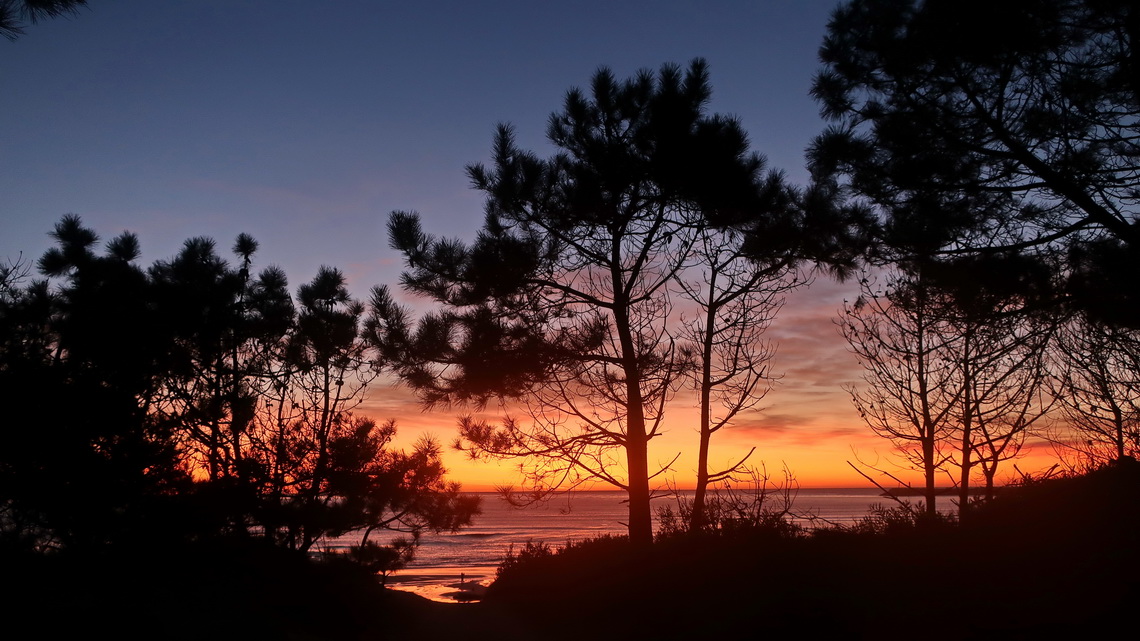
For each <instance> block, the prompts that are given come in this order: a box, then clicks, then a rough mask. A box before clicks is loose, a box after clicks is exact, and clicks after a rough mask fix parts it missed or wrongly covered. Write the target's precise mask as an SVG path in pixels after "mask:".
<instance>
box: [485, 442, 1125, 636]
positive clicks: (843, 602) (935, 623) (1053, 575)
mask: <svg viewBox="0 0 1140 641" xmlns="http://www.w3.org/2000/svg"><path fill="white" fill-rule="evenodd" d="M788 518H789V517H787V516H783V517H778V518H772V519H770V520H767V521H761V522H756V523H754V524H751V525H748V526H745V527H729V528H725V529H721V530H717V531H704V532H700V533H692V532H676V533H674V534H671V535H666V536H661V537H658V540H657V541H656V542H655V543H654V545H653V546H652V547H650V548H648V549H644V550H638V549H636V548H634V547H631V546H630V545H629V543H628V541H626V540H624V538H606V539H599V540H594V541H586V542H581V543H575V544H571V545H568V546H566V547H563V548H559V549H555V550H552V549H551V548H550V547H548V546H545V545H540V544H533V545H531V546H528V547H527V548H526V549H524V550H522V551H520V552H519V553H518V554H516V555H514V557H513V558H512V559H510V560H509V562H508V563H507V564H504V566H503V569H502V570H501V575H500V576H499V578H498V580H497V581H496V582H495V583H494V585H493V586H492V588H491V590H490V591H489V592H488V594H487V597H486V599H485V602H484V605H485V606H488V607H494V608H502V609H504V610H505V611H507V612H509V613H510V614H511V616H514V617H518V618H519V619H521V620H524V621H529V622H530V624H531V625H533V626H535V627H536V629H537V628H540V627H541V629H543V630H544V637H543V638H555V639H572V638H583V637H592V638H627V637H628V636H629V635H646V636H648V637H651V638H663V639H683V638H700V637H713V636H720V635H740V634H745V635H757V636H759V635H763V636H767V635H770V634H771V635H787V634H811V635H825V636H830V635H843V636H844V637H849V638H887V639H890V638H915V637H919V638H926V639H973V638H995V639H996V638H1063V637H1071V636H1074V635H1075V636H1078V637H1082V636H1083V637H1088V636H1098V635H1101V634H1107V633H1109V632H1110V631H1113V630H1115V629H1116V627H1117V626H1118V625H1119V624H1120V623H1121V617H1122V616H1125V614H1124V613H1126V612H1128V611H1130V608H1131V607H1132V606H1131V604H1132V603H1134V602H1135V599H1136V598H1137V597H1138V596H1140V547H1138V544H1140V464H1138V463H1136V462H1135V461H1133V460H1131V459H1128V460H1124V461H1121V462H1119V463H1117V464H1113V465H1108V466H1105V467H1103V468H1100V469H1098V470H1095V471H1093V472H1091V473H1089V474H1087V475H1074V476H1071V477H1066V478H1054V479H1050V480H1046V481H1037V482H1029V483H1026V484H1023V485H1022V486H1020V487H1016V488H1011V489H1009V490H1007V491H1005V492H1003V493H1001V494H1000V495H999V496H998V497H997V498H995V499H994V500H993V501H992V502H990V503H987V504H986V505H985V506H984V507H983V508H980V509H978V510H977V511H976V512H975V513H974V514H973V518H972V519H971V520H970V521H969V522H968V523H964V524H959V523H958V522H957V521H956V520H955V519H953V518H948V517H944V516H934V517H931V516H929V515H927V514H926V513H925V512H923V511H918V510H913V511H912V510H904V509H900V508H883V509H881V510H878V511H876V512H874V513H873V514H871V515H870V516H868V517H866V518H865V519H864V520H862V521H861V522H859V523H857V524H854V525H851V526H845V527H838V526H830V527H826V526H825V527H820V528H817V529H812V530H808V529H801V528H799V527H796V526H794V525H792V524H791V523H790V522H789V520H788ZM631 594H635V595H637V597H636V598H635V599H630V598H629V595H631ZM617 602H621V603H623V607H622V608H620V609H608V608H609V606H608V605H607V604H613V603H617ZM552 604H557V606H556V607H557V609H558V610H559V611H560V612H566V613H583V614H585V613H595V614H590V615H589V616H566V617H561V618H559V619H558V620H557V625H551V624H550V623H549V622H550V608H551V606H552ZM602 621H604V622H605V623H604V627H602V625H603V624H602V623H601V622H602Z"/></svg>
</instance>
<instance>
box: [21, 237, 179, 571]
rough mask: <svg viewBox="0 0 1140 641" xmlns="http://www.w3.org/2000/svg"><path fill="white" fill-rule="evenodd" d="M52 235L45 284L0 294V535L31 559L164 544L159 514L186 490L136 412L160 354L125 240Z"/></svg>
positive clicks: (160, 363)
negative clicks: (1, 402)
mask: <svg viewBox="0 0 1140 641" xmlns="http://www.w3.org/2000/svg"><path fill="white" fill-rule="evenodd" d="M51 235H52V237H53V238H54V239H55V240H56V246H55V247H53V248H52V249H50V250H49V251H47V252H46V253H45V254H44V255H43V257H41V258H40V260H39V261H38V263H37V267H38V269H39V271H40V272H41V273H42V274H44V275H45V276H48V277H52V278H56V279H58V281H59V283H58V285H57V286H56V287H52V286H51V285H50V284H49V282H47V281H33V282H31V283H30V284H28V285H27V286H26V287H18V288H9V289H8V291H7V293H6V294H5V295H4V296H3V297H0V298H2V307H0V317H2V321H0V325H2V326H3V328H4V330H5V331H4V339H3V342H2V346H3V351H2V352H0V389H3V394H4V399H5V401H6V402H5V406H6V407H7V408H8V411H7V413H6V415H5V419H4V420H5V425H6V426H7V427H9V429H8V430H6V438H7V443H6V444H5V447H4V448H3V450H0V505H2V506H3V511H4V515H3V518H2V519H0V529H2V530H3V531H4V534H5V535H6V536H9V537H11V539H12V541H13V542H14V543H15V544H18V545H21V546H27V547H30V548H33V549H40V550H42V549H46V548H56V547H68V548H73V549H92V548H99V547H103V546H106V545H107V544H110V543H123V542H132V541H133V542H137V541H140V540H142V539H144V538H145V537H146V536H148V535H149V534H150V533H152V532H153V531H154V530H155V529H162V528H166V529H167V530H168V531H169V532H170V535H171V536H176V535H177V534H178V533H179V532H180V530H179V528H178V527H176V526H175V523H174V520H173V519H170V517H171V514H170V512H169V511H168V510H167V507H168V506H169V505H170V503H171V500H170V497H171V496H172V495H173V494H176V493H178V492H181V491H182V490H184V489H185V488H186V484H187V482H188V480H189V479H188V478H187V476H186V475H185V473H184V472H183V470H181V468H180V467H179V465H178V462H179V458H178V455H177V451H176V448H175V447H174V446H173V440H172V434H171V431H170V429H169V427H168V426H167V425H165V424H163V423H162V422H160V421H156V420H154V417H153V416H152V415H151V414H150V413H149V412H148V409H149V407H150V405H151V403H152V402H153V400H154V398H155V396H156V394H157V392H158V389H159V384H158V374H159V373H160V372H161V371H163V370H164V368H165V367H166V366H167V364H168V360H167V358H168V355H169V354H170V353H171V351H172V347H173V344H172V341H171V337H170V336H169V335H168V334H167V333H166V332H165V331H164V326H165V323H164V322H163V321H164V319H162V318H161V317H159V316H158V315H157V313H156V310H154V309H153V308H152V307H151V306H150V305H148V301H149V299H150V294H151V290H150V287H149V283H148V281H147V277H146V274H145V272H144V271H143V270H142V269H140V268H139V267H138V266H137V265H136V264H134V261H135V260H136V259H137V258H138V255H139V247H138V241H137V239H136V238H135V237H134V236H133V235H131V234H123V235H120V236H119V237H117V238H114V239H112V240H111V241H110V242H108V243H107V244H106V246H105V250H104V252H103V253H97V251H96V249H97V244H98V242H99V237H98V236H97V235H96V234H95V233H94V232H92V231H91V230H89V229H87V228H85V227H83V226H82V224H81V222H80V220H79V218H78V217H75V216H66V217H64V218H63V219H62V220H61V221H60V222H59V223H58V224H57V225H56V226H55V228H54V230H53V231H52V233H51ZM180 525H181V524H180Z"/></svg>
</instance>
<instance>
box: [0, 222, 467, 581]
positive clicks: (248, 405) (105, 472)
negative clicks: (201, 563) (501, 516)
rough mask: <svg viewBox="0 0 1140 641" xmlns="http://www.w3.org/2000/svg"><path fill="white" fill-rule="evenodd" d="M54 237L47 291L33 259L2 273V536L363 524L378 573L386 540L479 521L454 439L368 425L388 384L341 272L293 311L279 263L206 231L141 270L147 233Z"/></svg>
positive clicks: (50, 540)
mask: <svg viewBox="0 0 1140 641" xmlns="http://www.w3.org/2000/svg"><path fill="white" fill-rule="evenodd" d="M52 235H53V236H54V237H55V238H56V240H57V246H56V247H54V248H52V249H51V250H49V251H48V252H46V253H45V254H44V256H43V257H42V258H41V259H40V261H39V263H38V266H39V269H40V271H41V273H43V274H44V275H45V276H48V277H49V280H43V281H33V282H32V283H30V284H28V285H26V286H22V284H21V281H20V278H21V277H20V274H22V273H23V272H22V270H21V268H20V264H19V263H17V264H16V265H12V266H9V267H6V268H5V270H4V271H3V272H0V329H3V330H4V332H3V334H2V335H0V336H2V338H0V388H2V389H3V390H4V394H5V397H4V398H5V400H6V401H8V402H7V403H6V404H7V405H8V406H9V407H10V408H11V411H10V412H9V414H8V415H7V417H6V425H9V426H13V428H12V429H10V430H9V432H10V437H9V444H10V445H11V447H6V448H4V450H2V451H0V536H3V537H4V539H6V540H5V543H11V544H13V545H19V546H22V547H25V548H32V549H46V548H52V547H61V548H70V549H82V548H96V549H98V548H99V547H100V546H105V545H107V544H112V543H120V544H128V545H129V544H132V543H136V542H140V541H150V540H156V538H157V537H158V533H161V538H162V540H164V541H169V542H174V541H177V540H179V539H181V540H191V539H201V538H211V537H223V536H238V537H242V538H245V537H249V536H251V535H260V536H261V537H263V538H265V539H267V540H269V541H271V542H272V543H274V544H277V545H280V546H285V547H292V548H297V549H302V550H307V549H309V548H311V547H312V546H313V545H314V543H315V542H316V541H317V540H319V539H320V538H321V537H327V536H335V535H339V534H343V533H346V532H349V531H352V530H361V531H362V541H361V545H360V546H359V547H358V550H357V553H356V558H357V560H358V561H368V562H369V565H370V566H377V560H378V559H381V557H385V555H386V554H387V553H388V552H390V551H391V550H388V549H387V548H384V547H383V546H378V545H376V544H375V543H374V542H372V541H370V540H369V536H370V535H372V534H374V532H375V531H377V530H381V529H387V530H400V531H405V532H410V533H411V534H412V535H413V537H415V536H418V534H419V533H420V532H422V531H424V530H428V529H430V530H442V529H456V528H459V527H461V526H463V525H466V524H467V523H469V522H470V519H471V517H472V516H473V515H474V514H475V513H477V512H478V507H479V506H478V499H477V498H473V497H464V496H461V495H460V493H459V486H458V485H457V484H454V483H450V482H448V481H447V480H446V478H445V470H444V469H443V467H442V465H441V463H440V457H439V448H438V446H436V445H435V444H434V443H431V442H427V441H425V442H421V443H419V444H417V445H416V446H415V448H413V450H412V451H410V452H404V451H401V450H398V449H395V448H393V447H391V439H392V437H393V435H394V434H395V429H396V428H395V423H394V422H392V421H389V422H388V423H386V424H385V425H383V426H378V425H377V424H376V423H375V421H373V420H371V419H368V418H366V417H357V416H353V415H352V413H351V411H350V410H351V409H352V407H354V406H355V404H357V403H358V402H359V401H360V400H361V399H362V398H363V392H364V385H365V384H366V383H367V382H368V381H370V380H371V379H372V378H373V377H374V376H375V372H374V371H373V365H374V363H373V362H372V360H371V359H370V358H368V357H367V352H368V348H367V346H366V345H365V344H364V342H363V341H362V338H361V335H360V330H361V325H362V321H363V318H362V316H363V312H364V308H363V306H362V305H361V304H360V303H358V302H356V301H353V300H352V299H351V298H350V297H349V295H348V292H347V289H346V288H345V283H344V278H343V276H342V275H341V274H340V273H339V272H338V271H337V270H335V269H331V268H325V269H322V270H321V271H320V272H319V273H318V275H317V277H316V278H314V279H313V281H312V282H310V283H308V284H306V285H304V286H302V287H301V288H300V289H299V291H298V296H297V298H298V301H299V306H296V307H295V306H294V305H293V301H292V300H291V298H290V296H289V293H288V290H287V287H286V282H285V278H284V274H282V273H281V271H280V270H279V269H276V268H269V269H267V270H264V271H263V272H262V274H261V275H260V276H259V277H258V278H256V279H251V278H250V277H249V267H250V261H251V257H252V255H253V253H254V250H255V249H256V243H255V242H254V241H253V240H252V239H251V238H249V237H248V236H244V235H243V236H239V238H238V241H237V243H236V244H235V247H234V249H235V253H236V254H237V256H238V257H239V258H240V260H241V262H240V266H239V267H231V266H230V265H229V264H228V263H226V261H224V260H222V259H221V258H219V257H218V256H217V254H216V252H215V250H214V246H215V245H214V242H213V241H212V240H210V239H207V238H194V239H190V240H189V241H187V242H186V243H185V245H184V246H183V248H182V250H181V251H180V252H179V253H178V255H176V256H175V257H174V258H173V259H170V260H165V261H158V262H156V263H155V264H154V265H153V266H152V267H151V268H150V269H149V270H143V269H142V268H140V267H139V266H138V265H136V264H135V261H137V258H138V256H139V255H140V249H139V244H138V241H137V239H136V238H135V237H134V236H133V235H131V234H123V235H121V236H119V237H118V238H115V239H113V240H112V241H111V242H109V243H107V246H106V250H105V252H104V253H103V254H99V253H97V252H96V251H95V246H96V244H97V243H98V240H99V239H98V236H97V235H96V234H95V233H94V232H93V231H92V230H90V229H87V228H85V227H84V226H83V225H82V223H81V222H80V220H79V218H78V217H75V216H68V217H65V218H64V219H63V220H62V221H61V222H60V223H59V224H57V225H56V228H55V231H54V232H53V234H52ZM60 399H66V402H61V400H60ZM393 549H395V550H397V551H399V555H398V556H400V557H401V558H406V556H407V554H406V551H407V550H409V549H410V548H408V547H407V546H406V545H399V546H395V547H394V548H393ZM388 556H389V557H390V555H388ZM381 565H382V564H381ZM377 567H379V566H377Z"/></svg>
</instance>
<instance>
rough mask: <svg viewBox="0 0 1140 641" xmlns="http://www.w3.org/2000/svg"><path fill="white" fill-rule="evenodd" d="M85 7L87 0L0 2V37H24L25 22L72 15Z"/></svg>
mask: <svg viewBox="0 0 1140 641" xmlns="http://www.w3.org/2000/svg"><path fill="white" fill-rule="evenodd" d="M86 6H87V0H0V36H4V37H5V38H7V39H9V40H15V39H16V38H18V37H20V36H22V35H24V25H23V22H25V21H27V22H30V23H32V24H35V23H37V22H39V21H40V20H43V19H46V18H58V17H60V16H67V15H74V14H76V13H79V8H80V7H86Z"/></svg>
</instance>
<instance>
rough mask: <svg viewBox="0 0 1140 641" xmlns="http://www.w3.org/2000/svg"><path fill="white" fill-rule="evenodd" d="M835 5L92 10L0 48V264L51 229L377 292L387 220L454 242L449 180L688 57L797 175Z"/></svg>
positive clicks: (715, 105) (34, 28)
mask: <svg viewBox="0 0 1140 641" xmlns="http://www.w3.org/2000/svg"><path fill="white" fill-rule="evenodd" d="M834 4H835V3H834V2H833V0H814V1H812V0H809V1H804V0H798V1H793V0H773V1H767V2H689V1H668V2H661V1H657V2H572V3H564V4H555V3H545V2H481V3H473V2H423V3H384V2H374V1H363V0H350V1H346V0H339V1H338V2H335V3H316V2H311V1H298V0H275V1H273V2H270V1H249V2H234V1H233V0H193V1H190V0H175V1H168V2H153V1H152V0H118V1H116V2H107V1H105V0H93V1H92V2H91V3H90V8H89V9H87V10H82V11H81V12H80V13H79V15H77V16H75V17H72V18H69V19H57V20H51V21H46V22H41V23H40V24H37V25H31V26H29V27H28V30H27V33H26V35H24V36H23V37H22V38H20V39H19V40H17V41H16V42H12V43H10V42H0V84H2V85H3V86H4V87H5V88H6V91H5V92H4V98H3V99H0V193H2V194H3V198H2V199H0V252H3V254H4V255H7V256H9V257H12V256H13V255H14V254H17V253H18V252H20V251H23V252H25V254H26V255H28V256H32V257H35V256H38V255H39V254H40V253H41V252H42V251H43V249H45V248H46V247H47V245H48V242H49V241H48V239H47V238H46V235H45V234H46V232H47V231H49V230H50V228H51V226H52V225H53V224H54V223H55V221H57V220H58V219H59V218H60V217H61V216H62V215H63V214H66V213H75V214H79V215H80V216H82V217H83V219H84V220H85V221H86V222H87V223H88V225H90V226H92V227H94V228H95V229H96V230H97V231H99V232H100V233H101V234H102V235H103V236H104V237H108V238H109V237H111V236H113V235H115V234H117V233H118V232H119V231H121V230H123V229H130V230H132V231H135V232H137V233H138V234H139V235H140V237H141V240H142V243H143V249H144V252H145V256H146V258H147V259H148V260H152V259H155V258H164V257H167V256H170V255H172V254H173V253H174V252H175V251H176V250H177V248H178V246H179V245H180V244H181V242H182V241H183V240H184V239H185V238H188V237H191V236H200V235H205V236H211V237H214V238H216V239H217V240H218V241H219V243H220V244H221V245H222V246H226V247H228V245H229V244H230V241H231V240H232V238H233V237H234V236H235V235H236V234H237V233H239V232H243V231H244V232H248V233H250V234H252V235H253V236H254V237H255V238H257V239H258V240H259V241H261V244H262V250H261V253H260V260H261V261H262V262H263V263H264V262H273V263H279V264H281V265H282V266H284V267H285V268H286V270H287V272H288V273H289V275H290V277H291V279H292V281H293V282H295V283H299V282H301V281H303V280H307V279H308V278H309V277H310V276H311V275H312V274H313V273H315V271H316V268H317V267H318V266H319V265H320V264H323V263H328V264H333V265H337V266H339V267H341V268H342V269H344V270H345V271H346V272H347V273H349V275H350V277H351V278H352V283H353V289H354V290H355V291H357V292H359V293H360V294H361V295H363V294H364V293H365V292H366V291H367V289H368V287H369V286H370V285H371V284H373V283H374V282H390V281H394V279H395V277H396V271H395V267H394V266H393V265H391V263H392V262H393V261H395V259H396V256H395V255H394V254H393V253H392V252H391V251H390V250H388V249H387V243H386V239H385V237H384V230H383V226H384V221H385V219H386V216H387V214H388V212H390V211H392V210H395V209H404V210H406V209H410V210H417V211H419V212H420V213H422V214H423V216H424V218H425V224H426V226H427V227H428V228H429V229H430V230H432V231H435V232H437V233H444V234H446V235H457V236H467V237H470V236H471V235H473V233H474V231H475V229H476V228H477V227H478V225H479V223H480V221H481V199H480V197H479V194H478V193H476V192H473V191H472V190H470V189H469V188H468V184H467V180H466V177H465V175H464V171H463V168H464V166H465V165H467V164H469V163H472V162H482V161H484V160H485V159H486V158H487V156H488V153H489V151H490V143H491V137H492V133H493V131H494V128H495V125H496V124H497V123H499V122H510V123H512V124H513V125H514V126H515V127H516V128H517V131H518V136H519V142H520V144H521V145H522V146H524V147H526V148H531V149H534V150H536V151H538V152H539V153H545V152H548V151H549V147H548V146H547V145H546V143H545V139H544V130H545V126H546V119H547V117H548V116H549V114H550V113H551V112H552V111H555V110H557V109H558V108H559V107H560V106H561V102H562V99H563V96H564V94H565V92H566V91H567V90H568V89H569V88H570V87H572V86H583V85H587V84H588V82H589V80H590V76H591V75H592V73H593V72H594V70H596V69H597V68H598V67H599V66H601V65H606V66H609V67H611V68H612V69H613V70H614V72H615V73H616V74H617V75H619V76H620V77H626V76H629V75H632V74H633V73H635V72H636V71H637V70H639V69H642V68H652V69H656V68H658V67H660V66H661V65H662V64H663V63H667V62H673V63H678V64H681V65H684V64H686V63H687V62H688V61H689V60H691V59H692V58H694V57H697V56H700V57H704V58H706V59H707V60H708V61H709V63H710V65H711V71H712V82H713V87H714V92H715V93H714V98H713V102H712V104H711V108H712V110H713V111H716V112H720V113H729V114H734V115H736V116H738V117H739V118H740V119H741V121H742V122H743V124H744V126H745V128H746V130H747V131H748V132H749V133H750V136H751V139H752V142H753V145H754V147H755V148H756V149H757V150H758V151H760V152H761V153H764V154H765V155H767V156H768V157H769V158H770V160H771V164H772V166H773V167H778V168H781V169H784V170H785V171H787V172H788V174H789V175H790V176H791V177H793V178H794V179H796V180H802V179H803V176H804V171H803V169H802V166H803V160H802V158H803V154H802V152H803V148H804V147H805V145H806V144H807V143H808V141H809V140H810V138H811V136H812V135H814V134H815V133H817V132H818V131H819V130H820V128H821V127H822V123H821V121H820V120H819V118H818V116H817V108H816V106H815V104H814V103H813V102H812V101H811V99H810V98H809V97H808V95H807V91H808V87H809V85H810V80H811V75H812V73H814V71H815V69H816V67H817V63H816V58H815V52H816V49H817V48H818V46H819V43H820V40H821V38H822V35H823V32H824V28H825V24H826V20H827V16H828V14H829V12H830V9H831V8H832V6H833V5H834Z"/></svg>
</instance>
